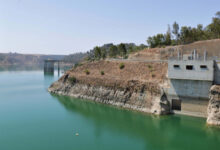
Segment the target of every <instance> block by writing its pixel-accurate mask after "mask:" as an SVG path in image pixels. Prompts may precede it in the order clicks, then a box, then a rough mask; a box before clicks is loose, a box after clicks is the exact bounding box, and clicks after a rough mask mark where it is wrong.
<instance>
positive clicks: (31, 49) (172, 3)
mask: <svg viewBox="0 0 220 150" xmlns="http://www.w3.org/2000/svg"><path fill="white" fill-rule="evenodd" d="M217 11H220V0H0V52H19V53H43V54H69V53H74V52H80V51H84V52H85V51H87V50H89V49H91V48H93V47H94V46H96V45H99V46H101V45H102V44H104V43H111V42H113V43H115V44H118V43H121V42H134V43H136V44H140V43H144V44H146V39H147V37H148V36H151V35H154V34H156V33H161V32H163V33H164V32H166V30H167V25H168V24H172V23H173V22H174V21H177V22H178V23H179V24H180V25H181V26H182V25H189V26H196V25H197V24H199V23H201V24H203V25H207V24H208V23H210V22H211V18H212V17H213V16H214V14H215V12H217Z"/></svg>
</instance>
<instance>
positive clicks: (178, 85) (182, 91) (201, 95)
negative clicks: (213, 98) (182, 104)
mask: <svg viewBox="0 0 220 150" xmlns="http://www.w3.org/2000/svg"><path fill="white" fill-rule="evenodd" d="M211 86H212V81H199V80H182V79H170V88H169V89H168V94H169V95H173V96H175V95H177V96H184V97H190V98H198V99H208V98H209V89H210V87H211Z"/></svg>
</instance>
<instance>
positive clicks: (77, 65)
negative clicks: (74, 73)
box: [74, 63, 82, 68]
mask: <svg viewBox="0 0 220 150" xmlns="http://www.w3.org/2000/svg"><path fill="white" fill-rule="evenodd" d="M79 66H82V64H81V63H76V64H75V65H74V68H77V67H79Z"/></svg>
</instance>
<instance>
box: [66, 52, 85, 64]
mask: <svg viewBox="0 0 220 150" xmlns="http://www.w3.org/2000/svg"><path fill="white" fill-rule="evenodd" d="M85 57H87V53H75V54H70V55H67V56H65V57H64V58H63V61H64V62H67V63H74V64H76V63H78V62H80V61H81V60H83V59H84V58H85Z"/></svg>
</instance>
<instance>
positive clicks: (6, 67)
mask: <svg viewBox="0 0 220 150" xmlns="http://www.w3.org/2000/svg"><path fill="white" fill-rule="evenodd" d="M42 69H43V65H4V66H1V65H0V71H32V70H34V71H36V70H42Z"/></svg>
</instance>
